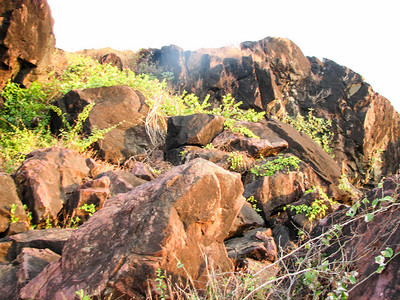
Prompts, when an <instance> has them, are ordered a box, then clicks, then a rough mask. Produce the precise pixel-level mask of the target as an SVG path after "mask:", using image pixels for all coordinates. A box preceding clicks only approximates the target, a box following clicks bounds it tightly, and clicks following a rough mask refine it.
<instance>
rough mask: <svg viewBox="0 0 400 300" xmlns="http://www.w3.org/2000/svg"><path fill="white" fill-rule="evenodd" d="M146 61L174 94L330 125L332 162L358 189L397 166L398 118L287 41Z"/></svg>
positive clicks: (170, 50) (170, 52)
mask: <svg viewBox="0 0 400 300" xmlns="http://www.w3.org/2000/svg"><path fill="white" fill-rule="evenodd" d="M145 59H146V60H150V61H152V62H153V63H155V64H156V65H158V66H161V67H163V68H164V69H165V70H168V71H171V72H173V73H174V75H175V81H174V86H175V88H176V89H177V90H186V91H188V92H193V93H195V94H196V95H198V96H200V97H205V96H206V95H207V94H210V95H211V98H210V102H219V101H220V100H221V98H222V96H223V95H226V94H228V93H231V94H232V95H233V96H234V97H235V99H236V100H237V101H242V102H243V106H244V107H247V108H249V107H250V108H256V109H258V110H264V111H266V115H267V116H268V117H277V118H283V117H284V116H286V115H290V116H296V115H297V114H298V113H300V114H302V115H303V116H306V115H307V114H308V112H309V109H313V110H314V115H315V116H317V117H322V118H327V119H330V120H332V132H333V133H334V138H333V142H332V147H333V155H334V159H335V160H336V162H337V163H338V164H339V166H340V171H342V173H344V174H346V175H347V176H348V177H349V179H350V181H351V182H352V183H354V184H356V185H363V184H366V183H367V184H377V182H378V181H379V179H380V177H381V176H382V175H386V174H392V173H395V172H396V171H397V169H398V165H399V164H400V157H399V153H398V151H397V149H398V148H399V146H400V138H399V134H400V116H399V114H398V113H397V112H396V111H395V110H394V108H393V107H392V106H391V104H390V102H389V101H388V100H387V99H385V98H384V97H382V96H381V95H379V94H377V93H375V92H374V91H373V90H372V88H371V86H370V85H369V84H368V83H366V82H365V81H364V79H363V78H362V77H361V76H360V75H359V74H357V73H355V72H353V71H352V70H350V69H348V68H346V67H343V66H340V65H338V64H336V63H335V62H333V61H331V60H324V61H323V62H321V61H319V60H318V59H316V58H315V57H305V56H304V55H303V53H302V52H301V50H300V49H299V48H298V47H297V46H296V45H295V44H294V43H293V42H291V41H290V40H288V39H282V38H270V37H268V38H265V39H263V40H260V41H257V42H244V43H242V44H241V45H240V48H232V47H224V48H218V49H200V50H198V51H195V52H193V51H183V50H182V49H181V48H179V47H177V46H168V47H163V48H161V49H151V50H149V51H148V53H147V57H146V58H145Z"/></svg>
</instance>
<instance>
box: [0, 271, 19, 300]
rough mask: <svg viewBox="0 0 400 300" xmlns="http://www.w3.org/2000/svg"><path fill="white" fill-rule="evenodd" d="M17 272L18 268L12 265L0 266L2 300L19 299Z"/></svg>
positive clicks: (0, 293)
mask: <svg viewBox="0 0 400 300" xmlns="http://www.w3.org/2000/svg"><path fill="white" fill-rule="evenodd" d="M17 271H18V270H17V268H15V266H13V265H12V264H11V263H8V264H0V295H1V298H2V299H7V300H8V299H10V300H12V299H19V298H18V285H17V281H18V277H17Z"/></svg>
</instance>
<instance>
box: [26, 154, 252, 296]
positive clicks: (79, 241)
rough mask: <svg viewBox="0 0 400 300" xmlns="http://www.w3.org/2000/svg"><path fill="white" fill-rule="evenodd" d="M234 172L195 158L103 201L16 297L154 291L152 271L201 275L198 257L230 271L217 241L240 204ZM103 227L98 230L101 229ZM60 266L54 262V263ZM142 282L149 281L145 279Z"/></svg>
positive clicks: (197, 277) (239, 185) (202, 269)
mask: <svg viewBox="0 0 400 300" xmlns="http://www.w3.org/2000/svg"><path fill="white" fill-rule="evenodd" d="M242 192H243V186H242V183H241V180H240V175H238V174H233V173H231V172H227V171H225V170H224V169H222V168H220V167H218V166H216V165H215V164H212V163H210V162H207V161H205V160H202V159H198V160H194V161H192V162H190V163H189V164H187V165H182V166H179V167H175V168H173V169H172V170H171V171H169V172H168V173H166V174H164V175H163V176H160V177H158V178H156V179H155V180H153V181H151V182H149V183H147V184H144V185H141V186H139V187H137V188H135V189H134V190H132V191H131V192H129V193H126V194H120V195H117V196H116V197H114V198H112V199H110V200H108V201H107V203H106V205H105V206H104V207H103V209H101V210H99V211H98V212H97V213H95V214H94V215H93V216H92V217H91V218H90V219H89V220H88V221H87V222H86V223H85V224H84V225H83V226H82V227H80V228H79V229H78V230H77V231H75V234H74V235H73V237H71V238H70V239H69V241H68V242H67V244H66V245H65V247H64V250H63V256H62V260H60V261H58V262H55V263H53V264H50V265H49V266H48V267H46V268H45V269H44V270H43V272H42V273H41V274H40V275H39V276H37V277H36V278H34V279H33V280H32V281H31V282H30V283H29V284H28V285H27V286H26V287H25V288H24V289H23V290H22V291H21V293H20V297H21V298H22V299H27V298H32V299H43V298H51V299H55V298H58V297H66V298H73V297H74V296H75V291H76V290H79V289H81V288H83V289H84V290H85V291H87V293H88V294H89V295H90V296H92V295H94V294H95V293H96V294H97V295H98V296H99V297H105V296H107V294H109V293H113V296H118V295H125V296H126V297H133V298H137V297H138V294H144V293H145V291H146V289H147V282H149V283H150V286H151V288H155V285H154V279H155V271H156V270H157V269H158V268H161V269H162V270H163V271H165V272H167V274H171V275H173V278H176V276H181V277H183V278H185V277H186V276H187V275H186V273H185V271H183V270H182V269H178V268H177V266H176V264H177V259H179V261H180V262H181V263H182V264H183V265H184V266H185V269H186V271H187V272H188V275H189V276H191V277H192V278H193V279H194V280H201V279H202V276H203V275H205V272H206V270H205V267H206V265H205V262H204V256H203V254H205V255H207V256H208V257H209V260H208V261H209V263H210V264H213V265H214V266H216V267H218V268H220V269H221V270H225V271H228V270H232V264H231V262H230V261H229V259H228V257H227V254H226V250H225V247H224V244H223V240H224V238H225V237H226V235H227V234H228V232H229V229H230V228H231V226H232V223H233V222H234V219H235V217H236V215H237V214H238V213H239V210H240V208H241V206H242V205H243V201H244V199H243V197H242V196H241V194H242ZM104 228H106V231H104ZM61 261H62V263H61ZM149 279H150V281H148V280H149Z"/></svg>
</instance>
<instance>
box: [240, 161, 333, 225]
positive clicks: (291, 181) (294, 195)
mask: <svg viewBox="0 0 400 300" xmlns="http://www.w3.org/2000/svg"><path fill="white" fill-rule="evenodd" d="M287 156H288V155H287ZM274 159H276V158H268V159H267V160H266V161H270V160H274ZM264 162H265V161H264ZM264 162H263V161H261V162H259V164H261V165H262V164H263V163H264ZM252 176H254V175H252ZM257 178H258V179H257V180H255V181H253V182H251V183H249V184H247V185H246V186H245V193H244V196H245V197H246V198H248V197H250V196H254V198H255V199H256V200H257V205H258V206H259V208H261V209H262V213H263V215H264V217H265V220H266V221H268V222H269V221H271V219H270V217H271V216H272V215H274V214H276V213H277V212H279V211H281V210H282V209H283V207H285V206H286V205H288V204H291V203H293V202H295V201H298V200H299V199H300V198H301V197H302V196H303V194H304V192H305V191H306V190H307V189H310V188H312V187H314V186H320V187H321V188H322V189H323V190H324V191H325V192H328V193H329V194H330V195H331V194H332V191H331V190H330V185H329V183H328V184H327V182H326V181H325V180H324V179H323V178H321V177H320V176H319V174H317V173H315V172H314V170H313V169H312V168H311V167H310V166H309V165H308V164H305V163H304V162H301V161H300V163H299V170H295V169H294V168H293V167H290V172H288V171H287V169H284V170H282V171H278V172H276V173H275V174H273V175H272V176H262V177H257ZM271 225H272V224H271Z"/></svg>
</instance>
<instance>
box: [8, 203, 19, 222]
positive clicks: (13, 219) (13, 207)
mask: <svg viewBox="0 0 400 300" xmlns="http://www.w3.org/2000/svg"><path fill="white" fill-rule="evenodd" d="M17 207H18V205H17V204H10V219H11V224H13V223H17V222H18V220H19V218H18V217H16V216H15V212H16V210H17Z"/></svg>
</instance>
